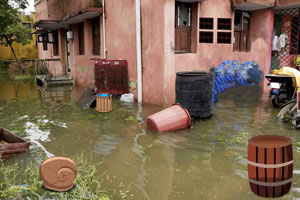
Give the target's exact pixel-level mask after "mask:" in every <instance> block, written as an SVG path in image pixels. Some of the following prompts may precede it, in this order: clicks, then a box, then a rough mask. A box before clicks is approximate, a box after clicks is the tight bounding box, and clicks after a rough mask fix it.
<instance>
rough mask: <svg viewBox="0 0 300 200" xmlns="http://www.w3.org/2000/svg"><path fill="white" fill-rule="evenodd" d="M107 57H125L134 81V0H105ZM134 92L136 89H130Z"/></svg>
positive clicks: (101, 28)
mask: <svg viewBox="0 0 300 200" xmlns="http://www.w3.org/2000/svg"><path fill="white" fill-rule="evenodd" d="M105 13H106V49H107V59H113V60H114V59H125V60H127V62H128V74H129V80H130V81H134V82H135V81H136V79H137V78H136V76H137V74H136V34H135V26H136V24H135V1H134V0H123V1H120V0H109V1H108V0H106V1H105ZM100 23H101V26H100V30H101V55H102V56H103V53H104V52H103V50H104V46H103V26H102V23H103V22H102V18H101V22H100ZM131 92H132V93H134V94H136V89H132V90H131Z"/></svg>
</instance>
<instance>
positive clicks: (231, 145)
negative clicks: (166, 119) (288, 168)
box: [0, 82, 300, 200]
mask: <svg viewBox="0 0 300 200" xmlns="http://www.w3.org/2000/svg"><path fill="white" fill-rule="evenodd" d="M82 91H83V88H80V87H76V88H74V89H73V90H72V89H70V88H55V89H52V90H51V91H48V90H45V89H41V90H39V89H37V88H36V87H35V86H34V84H30V83H21V84H18V83H16V82H6V83H1V84H0V94H1V95H0V126H3V127H6V128H8V129H10V130H13V131H14V132H16V133H17V134H19V135H21V136H23V137H25V138H26V139H27V140H29V141H31V142H32V145H31V147H30V152H28V153H26V154H23V155H20V156H17V157H15V158H13V159H12V160H11V161H9V162H8V163H10V162H14V161H18V162H23V161H24V160H25V161H26V160H27V161H29V160H35V161H36V162H37V163H40V162H42V160H41V158H43V157H44V156H51V155H60V156H68V157H71V156H73V155H74V154H76V153H80V152H81V151H86V152H87V153H88V154H89V155H90V156H92V157H93V160H94V161H95V162H96V163H98V162H99V161H101V162H102V164H101V165H99V166H98V170H99V173H103V172H105V174H106V177H107V178H106V179H105V180H104V182H103V185H104V187H105V188H104V189H108V190H114V189H117V188H118V187H119V185H120V184H123V185H125V186H126V187H127V189H128V190H129V191H130V194H132V195H133V199H139V200H142V199H155V200H156V199H159V200H160V199H161V200H166V199H172V200H173V199H174V200H177V199H178V200H179V199H187V200H193V199H197V200H198V199H205V200H206V199H208V200H209V199H225V200H227V199H228V200H231V199H237V200H243V199H246V200H248V199H249V200H250V199H259V198H258V197H256V196H255V195H253V194H252V193H251V191H250V187H249V184H248V180H247V142H248V139H250V138H251V137H253V136H256V135H263V134H278V135H285V136H289V137H290V138H292V139H293V141H294V177H293V189H292V190H291V192H290V193H289V194H288V195H287V196H285V197H283V198H281V199H299V198H300V181H299V176H300V173H299V171H300V161H299V158H300V152H299V149H300V140H299V139H300V138H299V137H300V134H299V133H300V132H299V131H296V130H294V129H293V128H292V127H291V126H290V125H287V124H280V123H277V122H276V115H277V113H278V112H279V110H278V109H273V108H272V106H271V103H270V101H269V100H268V98H267V93H263V92H262V89H261V88H260V87H251V88H245V87H238V88H233V89H230V90H228V91H226V92H224V93H223V94H221V95H219V96H218V103H217V104H216V108H215V115H214V116H213V117H212V118H211V119H209V120H204V121H197V122H196V123H195V124H194V126H193V127H192V128H191V129H185V130H179V131H175V132H169V133H164V134H159V133H155V132H152V131H150V130H147V128H146V125H145V123H144V122H143V120H144V119H145V118H146V117H147V116H149V115H151V114H153V113H155V112H157V111H160V110H161V109H162V107H158V106H151V105H143V106H142V107H139V106H138V105H137V104H124V103H120V102H119V101H118V99H114V104H113V112H111V113H107V114H101V113H97V112H96V111H94V110H93V109H81V108H80V107H78V106H77V105H76V100H77V99H78V98H79V97H80V95H81V92H82ZM37 160H38V161H37Z"/></svg>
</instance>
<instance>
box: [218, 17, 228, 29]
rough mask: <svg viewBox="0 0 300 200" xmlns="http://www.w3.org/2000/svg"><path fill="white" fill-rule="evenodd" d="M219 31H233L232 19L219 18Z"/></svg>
mask: <svg viewBox="0 0 300 200" xmlns="http://www.w3.org/2000/svg"><path fill="white" fill-rule="evenodd" d="M218 30H229V31H231V19H230V18H219V19H218Z"/></svg>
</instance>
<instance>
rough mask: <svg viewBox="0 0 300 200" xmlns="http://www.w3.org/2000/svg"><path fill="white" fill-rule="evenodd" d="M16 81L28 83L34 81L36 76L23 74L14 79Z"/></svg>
mask: <svg viewBox="0 0 300 200" xmlns="http://www.w3.org/2000/svg"><path fill="white" fill-rule="evenodd" d="M14 79H15V80H16V81H28V80H34V76H32V75H29V74H21V75H17V76H15V78H14Z"/></svg>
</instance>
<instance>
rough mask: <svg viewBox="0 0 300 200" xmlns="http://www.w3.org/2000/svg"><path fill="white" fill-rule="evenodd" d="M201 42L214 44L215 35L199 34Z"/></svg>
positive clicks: (202, 32) (210, 33)
mask: <svg viewBox="0 0 300 200" xmlns="http://www.w3.org/2000/svg"><path fill="white" fill-rule="evenodd" d="M199 42H200V43H214V33H213V32H207V31H200V32H199Z"/></svg>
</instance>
